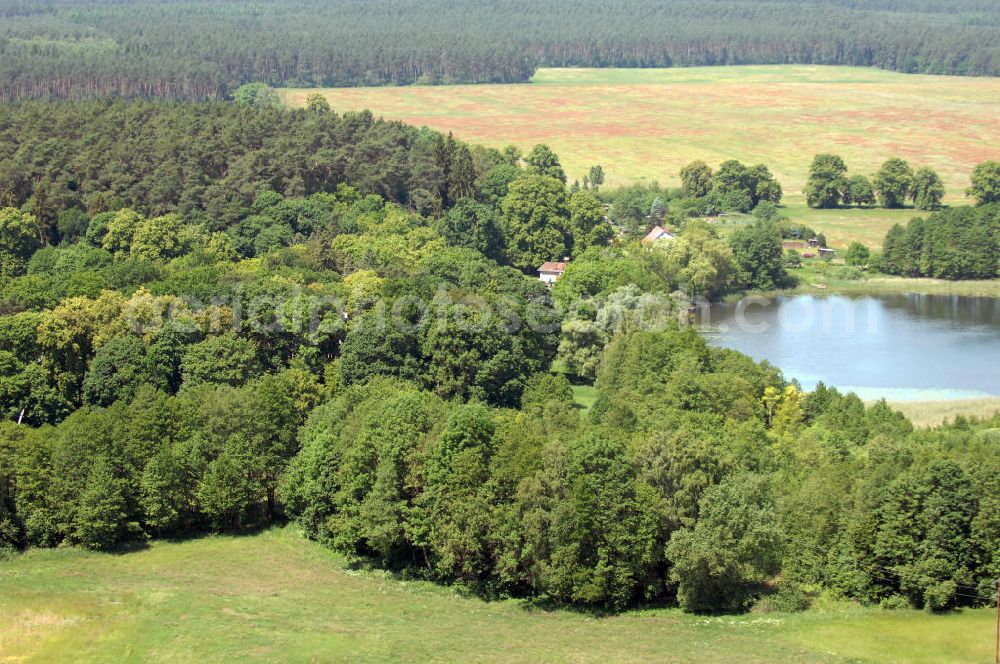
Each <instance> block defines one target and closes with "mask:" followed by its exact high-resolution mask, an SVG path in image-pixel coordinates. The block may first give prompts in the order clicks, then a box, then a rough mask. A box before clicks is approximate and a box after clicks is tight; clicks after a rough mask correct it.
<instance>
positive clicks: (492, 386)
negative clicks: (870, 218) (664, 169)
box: [0, 89, 1000, 611]
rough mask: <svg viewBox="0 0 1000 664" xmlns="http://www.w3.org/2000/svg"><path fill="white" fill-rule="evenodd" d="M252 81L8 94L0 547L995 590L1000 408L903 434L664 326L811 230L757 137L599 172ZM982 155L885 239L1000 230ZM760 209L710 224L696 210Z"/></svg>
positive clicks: (935, 595) (976, 594) (463, 579)
mask: <svg viewBox="0 0 1000 664" xmlns="http://www.w3.org/2000/svg"><path fill="white" fill-rule="evenodd" d="M260 92H262V89H258V90H257V91H256V92H255V93H254V95H255V99H257V98H262V99H263V102H262V103H260V104H256V103H255V104H251V105H247V106H240V105H238V104H227V103H222V102H211V103H196V104H177V103H173V102H165V101H158V102H150V101H139V100H133V101H124V100H117V101H110V100H101V101H97V100H91V101H85V102H67V101H55V102H40V101H32V102H24V103H20V102H19V103H15V104H10V105H6V106H3V107H0V130H2V131H3V134H2V141H0V145H3V146H4V148H5V149H6V150H7V152H6V153H5V154H3V155H2V157H0V163H2V164H3V170H2V171H0V196H2V197H3V202H2V205H0V277H2V281H0V420H2V421H0V556H6V555H16V552H17V551H19V550H23V549H24V548H26V547H45V546H61V545H70V546H82V547H87V548H91V549H98V550H121V549H123V548H129V547H134V546H142V543H143V542H144V541H145V540H147V539H150V538H159V537H184V536H192V535H197V534H200V533H204V532H239V531H246V530H247V529H250V528H256V527H259V526H261V525H264V524H267V523H271V522H274V521H280V520H284V519H287V518H292V519H294V520H295V521H296V522H297V523H298V524H299V525H300V526H301V527H302V529H303V531H304V532H305V533H306V534H307V535H308V536H309V537H311V538H314V539H316V540H318V541H320V542H322V543H323V544H324V545H326V546H329V547H330V548H332V549H335V550H337V551H338V552H340V553H341V554H342V555H344V556H346V557H347V558H348V559H349V560H353V561H359V562H361V561H364V562H367V563H369V564H375V565H378V566H381V567H384V568H387V569H391V570H395V571H398V572H400V573H401V574H405V575H407V576H411V577H420V578H426V579H432V580H435V581H439V582H443V583H450V584H460V585H462V586H464V587H465V588H467V589H468V590H470V591H472V592H475V593H476V594H478V595H481V596H483V597H527V598H537V599H540V600H543V601H549V602H555V603H560V604H573V605H577V606H583V607H590V608H595V609H599V610H622V609H626V608H628V607H631V606H639V605H650V604H656V605H678V606H680V607H682V608H684V609H686V610H689V611H741V610H745V609H748V608H750V607H771V608H770V609H768V610H801V609H802V608H805V607H806V606H808V605H809V603H810V601H811V599H812V597H813V596H814V595H815V592H816V591H815V589H817V588H822V589H823V590H824V591H827V592H830V593H833V594H836V595H840V596H844V597H849V598H853V599H856V600H859V601H862V602H866V603H880V604H883V605H885V606H887V607H898V606H900V605H912V606H914V607H924V608H927V609H930V610H946V609H950V608H954V607H962V606H980V605H984V604H986V603H988V602H989V601H991V599H990V598H991V596H992V595H991V592H992V590H993V586H992V583H993V580H994V579H995V578H996V576H997V573H998V570H1000V557H998V552H1000V523H998V521H997V519H996V513H997V508H998V498H997V497H998V496H1000V480H998V478H1000V466H998V464H1000V428H998V426H1000V416H995V417H994V418H992V419H991V420H986V421H982V422H980V421H967V420H964V419H961V418H960V419H958V420H956V421H954V422H952V423H949V424H948V425H946V426H942V427H938V428H935V429H926V430H916V429H915V428H914V427H913V425H912V424H911V423H910V422H909V421H907V420H906V419H905V417H903V415H902V414H900V413H898V412H895V411H893V410H892V409H891V408H890V407H889V406H888V405H887V404H886V403H885V402H884V401H880V402H876V403H871V404H866V403H864V402H863V401H862V400H861V399H860V398H858V397H857V396H856V395H854V394H843V393H841V392H839V391H837V390H835V389H828V388H826V387H824V386H823V385H822V384H820V385H819V386H818V387H817V388H816V389H815V390H814V391H812V392H810V393H805V392H803V391H802V390H801V389H800V386H799V385H797V384H796V383H795V382H794V381H789V380H786V379H785V377H784V376H782V374H781V372H780V371H779V370H777V369H776V368H775V367H773V366H771V365H769V364H768V363H766V362H762V363H758V362H755V361H753V360H752V359H751V358H749V357H747V356H745V355H742V354H740V353H737V352H735V351H732V350H728V349H723V348H716V347H713V346H711V345H709V344H708V343H707V341H706V340H705V338H704V337H703V336H702V335H701V334H699V332H698V330H697V329H695V327H694V326H692V325H690V324H688V323H689V320H690V319H689V315H688V307H689V305H690V303H691V300H690V298H692V297H695V296H701V295H704V296H705V297H706V298H717V297H720V296H722V295H724V294H727V293H733V292H740V291H743V290H746V289H772V288H775V287H776V286H780V285H781V284H782V283H783V282H784V281H785V280H786V279H787V278H788V274H787V273H786V271H785V269H784V263H783V255H782V251H781V249H782V245H781V240H782V236H783V235H785V234H788V233H792V232H794V233H796V236H798V237H802V236H803V235H805V236H807V237H808V236H811V235H812V234H811V232H808V229H804V228H802V227H792V226H790V225H789V224H788V223H786V222H784V221H781V220H780V215H779V214H778V212H777V208H776V206H775V203H777V202H778V201H780V198H781V193H782V192H781V187H780V185H779V184H778V183H777V181H776V180H775V179H774V178H773V176H772V175H771V173H770V170H769V169H768V168H767V167H766V166H765V165H762V164H757V165H751V166H747V165H744V164H741V163H740V162H738V161H734V160H727V161H724V162H722V163H721V164H719V165H718V167H717V168H716V169H714V170H713V169H712V168H711V167H709V166H708V165H707V164H693V165H692V166H691V167H690V168H687V169H685V173H686V177H685V190H680V189H678V190H672V191H663V190H660V189H659V188H658V187H654V186H650V187H647V188H632V189H628V190H623V191H619V192H615V193H614V195H610V196H605V197H604V198H601V197H600V196H602V195H603V194H602V192H601V191H600V190H599V189H597V190H595V188H594V183H597V182H598V181H599V180H601V179H602V178H601V177H600V175H599V174H600V170H601V169H600V168H599V167H596V166H595V167H594V168H593V169H592V170H591V174H590V175H589V177H588V182H587V183H585V185H586V186H583V187H581V186H580V185H578V184H577V183H573V184H572V185H569V186H567V183H566V181H565V173H564V171H563V169H562V167H561V165H560V163H559V158H558V155H556V154H555V153H554V152H552V151H551V150H550V149H548V148H547V147H545V146H543V145H539V146H535V148H533V149H532V150H531V151H530V152H529V153H528V154H527V155H521V154H520V153H519V151H518V150H517V149H516V148H508V149H505V150H502V151H501V150H496V149H486V148H481V147H476V146H470V145H466V144H463V143H461V142H459V141H456V140H455V139H453V138H452V137H450V136H446V135H443V134H440V133H436V132H433V131H430V130H423V129H416V128H413V127H408V126H405V125H402V124H399V123H386V122H381V121H377V120H375V119H374V118H373V117H372V116H371V114H367V113H360V114H344V115H339V114H336V113H334V112H333V111H331V110H330V109H329V108H327V107H323V106H322V105H314V106H310V107H307V108H306V109H299V110H286V109H281V108H275V107H273V106H272V105H270V104H269V103H267V98H266V95H265V96H264V97H261V95H260V94H259V93H260ZM977 172H978V176H977V179H976V180H975V183H974V186H976V187H977V190H981V195H980V198H981V199H982V201H983V202H984V205H982V206H980V207H978V208H951V209H948V210H946V211H945V212H939V213H935V214H934V215H933V216H932V217H930V218H929V219H928V221H927V223H926V224H925V226H926V225H933V226H936V227H938V228H939V230H935V231H934V232H931V233H929V234H924V233H922V232H918V227H917V225H913V228H907V229H905V230H900V231H896V233H897V235H900V234H901V237H900V238H898V240H899V241H898V242H897V245H898V246H900V247H903V248H906V249H907V251H905V252H903V254H902V255H903V256H904V257H907V256H909V255H910V254H909V250H908V248H907V247H908V245H910V244H912V243H913V242H915V241H916V240H917V239H923V238H926V239H927V244H926V247H927V251H929V252H930V254H929V255H931V256H932V257H933V258H934V260H935V261H937V260H938V257H939V256H940V257H941V258H944V259H945V261H944V262H941V263H934V265H935V266H938V265H940V266H945V267H944V268H942V269H951V268H950V267H947V266H949V265H951V264H953V263H954V262H955V260H956V258H957V257H956V256H951V255H950V254H948V255H944V254H940V253H939V249H940V248H941V246H942V245H948V244H950V243H953V242H955V241H956V240H954V239H953V238H957V241H959V242H961V243H962V244H956V247H958V248H959V249H960V250H962V249H964V248H965V247H966V246H968V245H969V244H970V243H975V242H979V241H980V240H981V239H982V238H983V237H984V236H985V234H988V233H993V235H994V236H995V235H996V233H995V230H996V216H995V208H994V206H992V205H990V204H988V203H986V201H988V200H989V195H990V192H991V191H993V188H992V186H991V183H992V177H991V173H992V172H993V171H992V166H989V165H987V166H986V167H984V168H982V169H978V171H977ZM595 176H597V177H595ZM605 201H609V202H608V203H607V205H609V206H610V211H609V214H605V208H604V204H605ZM749 206H753V222H752V223H750V224H748V225H746V226H743V227H742V228H740V229H739V230H738V231H737V232H735V233H733V234H732V235H731V236H730V237H728V238H724V237H722V236H721V235H720V234H719V233H718V232H717V230H716V228H715V227H714V226H713V225H712V224H709V223H706V222H705V221H704V220H703V219H701V218H700V217H702V216H703V215H704V213H705V211H706V210H707V209H709V208H717V207H722V208H728V207H732V208H734V209H743V208H747V207H749ZM653 223H668V224H669V226H670V228H671V230H672V231H673V232H675V233H676V236H675V237H673V239H671V240H668V241H660V242H653V243H651V244H650V243H647V244H643V243H641V242H640V241H639V238H640V237H642V236H643V235H644V233H645V230H646V228H647V227H648V226H649V225H650V224H653ZM612 224H615V225H612ZM911 240H912V242H911ZM889 244H890V243H889V242H887V247H888V246H889ZM887 253H889V252H887ZM924 253H926V252H924ZM952 253H954V252H952ZM922 255H923V254H922V253H921V256H922ZM564 256H568V257H570V260H569V262H568V265H567V266H566V269H565V272H564V273H563V275H562V277H561V278H560V279H559V281H558V282H557V283H555V284H554V285H553V287H552V288H551V289H550V288H548V286H547V285H546V284H544V283H542V282H541V281H540V280H539V279H538V277H537V275H536V274H535V272H536V269H537V268H538V266H539V263H540V262H541V261H543V260H544V261H553V260H560V259H561V258H563V257H564ZM935 269H936V268H935ZM946 276H947V275H946ZM571 381H572V382H576V383H578V384H587V385H588V387H590V389H592V394H593V397H594V398H593V405H592V407H591V408H590V409H588V410H586V411H584V410H583V409H581V408H580V407H579V405H578V404H576V403H575V402H574V399H573V395H574V392H573V386H572V384H571ZM762 610H764V609H762Z"/></svg>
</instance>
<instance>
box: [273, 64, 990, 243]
mask: <svg viewBox="0 0 1000 664" xmlns="http://www.w3.org/2000/svg"><path fill="white" fill-rule="evenodd" d="M281 92H282V94H283V96H284V99H285V101H286V103H289V104H291V105H299V104H302V103H304V102H305V99H306V97H307V96H308V95H309V94H312V93H315V92H320V93H322V94H323V95H324V96H325V97H326V98H327V99H328V100H329V101H330V104H331V105H332V106H333V108H334V109H335V110H338V111H347V110H361V109H366V108H367V109H371V110H372V111H373V112H374V113H375V114H376V115H380V116H384V117H386V118H391V119H398V120H404V121H406V122H409V123H413V124H417V125H426V126H429V127H432V128H434V129H439V130H442V131H451V132H454V133H455V135H456V136H458V137H459V138H462V139H463V140H467V141H470V142H475V143H481V144H484V145H491V146H496V147H501V146H504V145H508V144H515V145H518V146H520V147H521V148H523V149H529V148H530V147H531V146H532V145H534V144H535V143H546V144H548V145H549V146H550V147H552V148H553V149H554V150H555V151H556V152H557V153H558V154H559V155H560V157H561V159H562V162H563V166H564V167H565V169H566V171H567V173H568V175H569V177H570V179H571V180H572V179H578V178H582V177H583V176H584V174H585V173H586V172H587V170H588V168H589V167H590V166H591V165H593V164H601V165H602V166H603V167H604V169H605V172H606V173H607V186H617V185H623V184H628V183H631V182H642V181H653V180H655V181H658V182H659V183H660V184H662V185H665V186H676V185H677V184H679V178H678V172H679V170H680V169H681V167H682V166H684V165H685V164H687V163H689V162H690V161H692V160H694V159H702V160H705V161H706V162H708V163H709V164H711V165H712V166H717V165H718V164H719V163H720V162H722V161H724V160H726V159H730V158H734V159H739V160H741V161H744V162H747V163H765V164H767V165H768V166H770V168H771V169H772V171H774V173H775V174H776V176H777V177H778V179H779V180H780V181H781V183H782V185H783V186H784V189H785V201H786V203H787V204H788V205H789V214H790V216H792V218H793V219H796V220H802V221H807V222H810V223H814V224H815V227H816V228H817V229H819V230H821V231H823V232H826V233H827V235H828V239H829V240H830V243H831V245H833V246H835V247H840V246H844V245H845V244H846V243H847V242H848V241H849V240H851V239H858V240H860V241H862V242H865V243H866V244H869V245H870V246H876V247H877V246H878V245H880V244H881V241H882V238H883V237H884V235H885V231H886V230H887V229H888V228H889V226H891V225H892V224H893V223H895V222H897V221H902V222H905V221H906V220H908V219H909V218H910V217H912V216H913V211H912V210H894V211H885V210H840V211H835V212H827V211H823V212H820V213H816V212H814V211H809V210H808V209H807V208H806V207H805V205H804V204H803V201H804V197H803V195H802V188H803V186H804V184H805V180H806V176H807V172H808V168H809V162H810V161H811V159H812V156H813V155H814V154H815V153H817V152H835V153H838V154H840V155H842V156H843V157H844V158H845V160H846V161H847V164H848V166H849V167H850V168H851V170H852V172H856V173H864V174H868V175H871V174H872V173H874V172H875V171H876V170H877V168H878V166H879V165H880V164H881V163H882V162H883V161H885V160H886V159H887V158H889V157H892V156H900V157H903V158H905V159H907V160H909V161H910V162H911V163H912V164H913V165H914V166H918V165H926V166H930V167H932V168H934V169H935V170H937V171H938V172H939V173H940V174H941V176H942V178H943V179H944V181H945V184H946V186H947V201H948V202H951V203H956V204H957V203H962V202H965V194H964V192H965V188H966V187H967V186H968V184H969V174H970V173H971V171H972V169H973V167H974V166H975V165H976V164H977V163H980V162H982V161H985V160H987V159H1000V79H987V78H965V77H955V76H917V75H909V74H898V73H894V72H887V71H881V70H877V69H867V68H851V67H824V66H746V67H699V68H688V69H542V70H539V72H538V73H537V74H536V76H535V77H534V79H533V80H532V82H531V83H528V84H520V85H456V86H409V87H380V88H334V89H320V90H316V89H288V90H283V91H281Z"/></svg>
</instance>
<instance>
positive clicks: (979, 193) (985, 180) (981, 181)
mask: <svg viewBox="0 0 1000 664" xmlns="http://www.w3.org/2000/svg"><path fill="white" fill-rule="evenodd" d="M966 193H967V194H968V195H969V196H972V197H973V198H975V199H976V203H977V204H979V205H987V204H989V203H997V202H1000V161H984V162H983V163H981V164H979V165H978V166H976V168H975V169H974V170H973V171H972V185H971V186H970V187H969V188H968V190H967V191H966Z"/></svg>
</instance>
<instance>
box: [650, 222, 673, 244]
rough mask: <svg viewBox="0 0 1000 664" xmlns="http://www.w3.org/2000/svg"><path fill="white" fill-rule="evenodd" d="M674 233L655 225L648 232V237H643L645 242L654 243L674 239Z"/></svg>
mask: <svg viewBox="0 0 1000 664" xmlns="http://www.w3.org/2000/svg"><path fill="white" fill-rule="evenodd" d="M674 237H675V236H674V234H673V233H671V232H670V231H668V230H667V229H666V228H663V227H662V226H653V230H651V231H649V233H647V234H646V237H644V238H642V243H643V244H654V243H656V242H659V241H660V240H673V239H674Z"/></svg>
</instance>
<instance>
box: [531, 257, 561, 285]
mask: <svg viewBox="0 0 1000 664" xmlns="http://www.w3.org/2000/svg"><path fill="white" fill-rule="evenodd" d="M565 271H566V263H565V261H558V262H557V261H548V262H545V263H542V266H541V267H540V268H538V278H539V279H540V280H541V281H542V282H544V283H545V285H547V286H548V287H549V288H552V285H553V284H554V283H556V281H558V280H559V277H561V276H562V273H563V272H565Z"/></svg>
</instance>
